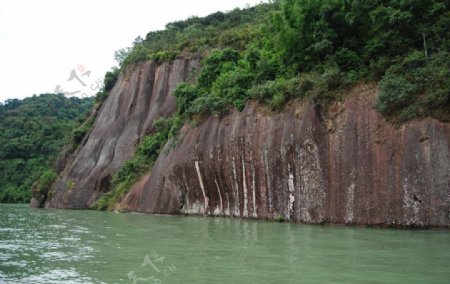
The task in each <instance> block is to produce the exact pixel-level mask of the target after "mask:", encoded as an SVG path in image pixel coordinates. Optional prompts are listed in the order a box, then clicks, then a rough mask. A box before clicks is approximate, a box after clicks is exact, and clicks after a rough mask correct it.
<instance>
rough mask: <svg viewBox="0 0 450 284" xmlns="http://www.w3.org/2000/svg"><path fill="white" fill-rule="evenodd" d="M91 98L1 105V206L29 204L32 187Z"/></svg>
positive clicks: (13, 101) (39, 98)
mask: <svg viewBox="0 0 450 284" xmlns="http://www.w3.org/2000/svg"><path fill="white" fill-rule="evenodd" d="M93 101H94V99H93V98H84V99H80V98H76V97H71V98H67V97H65V96H64V95H62V94H42V95H39V96H36V95H35V96H33V97H30V98H26V99H24V100H18V99H11V100H7V101H6V102H5V103H4V104H1V105H0V202H28V201H29V198H30V196H31V187H32V185H33V182H34V181H35V180H37V179H38V178H39V177H40V176H41V174H42V173H43V172H44V171H47V170H48V169H52V167H53V162H54V160H55V158H56V157H57V155H58V153H59V151H60V150H61V148H62V146H63V145H64V143H66V142H68V141H69V138H70V134H71V132H72V130H73V129H74V128H75V127H77V126H78V125H79V124H80V122H81V121H83V119H84V118H85V115H86V113H87V112H88V111H89V109H90V108H91V107H92V105H93Z"/></svg>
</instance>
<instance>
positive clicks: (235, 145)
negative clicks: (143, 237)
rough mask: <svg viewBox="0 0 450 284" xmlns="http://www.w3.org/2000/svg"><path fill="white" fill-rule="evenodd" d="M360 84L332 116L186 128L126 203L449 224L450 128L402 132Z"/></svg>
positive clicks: (157, 209) (306, 113)
mask: <svg viewBox="0 0 450 284" xmlns="http://www.w3.org/2000/svg"><path fill="white" fill-rule="evenodd" d="M376 97H377V93H376V88H375V86H370V85H369V86H367V85H363V86H359V87H357V88H355V89H354V90H353V91H352V92H351V94H349V95H348V96H347V97H346V99H345V100H344V101H343V102H338V103H335V104H333V105H332V106H330V107H329V109H327V110H319V109H318V108H317V107H315V106H313V105H312V104H310V103H307V104H305V103H298V102H294V103H291V105H290V106H287V107H286V109H285V110H284V111H283V112H281V113H271V112H268V111H267V110H266V109H264V108H263V107H260V106H258V105H257V104H255V103H249V104H247V106H246V108H245V109H244V111H243V112H241V113H239V112H236V111H234V112H232V113H231V114H229V115H227V116H225V117H220V118H219V117H208V118H205V119H204V120H203V121H202V122H201V123H200V125H198V127H195V128H192V129H189V127H187V126H185V128H184V129H183V131H182V132H183V133H182V141H181V143H179V144H178V145H177V146H175V147H173V146H169V145H167V146H166V149H165V150H164V151H163V153H162V154H161V155H160V157H159V158H158V160H157V162H156V163H155V165H154V167H153V169H152V171H151V173H149V174H148V175H147V176H145V177H144V178H143V179H142V180H141V181H140V182H139V183H137V184H136V185H135V187H134V188H133V190H132V191H131V192H130V193H129V194H128V195H127V196H126V198H125V199H124V200H123V201H122V203H121V206H122V207H123V208H126V209H128V210H132V211H139V212H146V213H169V214H179V213H186V214H208V215H224V216H238V217H248V218H268V219H277V218H284V219H288V220H293V221H296V222H309V223H323V222H325V223H340V224H366V225H377V224H380V225H400V226H449V225H450V221H449V218H450V216H449V215H450V125H449V124H446V123H442V122H439V121H437V120H434V119H424V120H420V121H411V122H408V123H406V124H404V125H402V126H400V127H395V126H393V125H392V124H390V123H388V122H386V121H385V120H384V119H383V117H382V116H381V115H380V114H379V113H378V112H377V111H376V110H375V109H374V108H373V106H374V104H375V100H376Z"/></svg>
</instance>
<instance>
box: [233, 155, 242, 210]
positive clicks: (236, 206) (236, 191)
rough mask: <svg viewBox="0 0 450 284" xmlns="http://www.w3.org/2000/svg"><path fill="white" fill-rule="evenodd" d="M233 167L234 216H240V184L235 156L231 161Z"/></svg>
mask: <svg viewBox="0 0 450 284" xmlns="http://www.w3.org/2000/svg"><path fill="white" fill-rule="evenodd" d="M231 167H232V168H233V181H234V216H240V215H241V214H240V210H239V205H240V204H239V184H238V182H237V177H236V162H235V160H234V155H233V157H232V160H231Z"/></svg>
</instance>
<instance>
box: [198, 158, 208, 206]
mask: <svg viewBox="0 0 450 284" xmlns="http://www.w3.org/2000/svg"><path fill="white" fill-rule="evenodd" d="M195 169H196V171H197V176H198V180H199V182H200V188H201V190H202V193H203V199H204V210H203V214H204V213H206V210H207V209H208V202H209V200H208V197H206V192H205V186H204V185H203V178H202V174H201V173H200V166H199V163H198V161H195Z"/></svg>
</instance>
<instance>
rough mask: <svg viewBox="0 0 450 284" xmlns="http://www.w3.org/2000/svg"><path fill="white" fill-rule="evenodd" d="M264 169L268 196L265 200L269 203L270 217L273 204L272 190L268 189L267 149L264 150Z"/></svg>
mask: <svg viewBox="0 0 450 284" xmlns="http://www.w3.org/2000/svg"><path fill="white" fill-rule="evenodd" d="M264 169H265V171H266V172H265V176H266V177H267V192H268V196H267V199H268V201H269V215H272V213H273V204H272V191H271V190H272V189H271V188H270V172H269V162H268V159H267V149H264Z"/></svg>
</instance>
